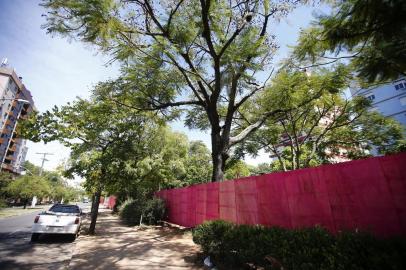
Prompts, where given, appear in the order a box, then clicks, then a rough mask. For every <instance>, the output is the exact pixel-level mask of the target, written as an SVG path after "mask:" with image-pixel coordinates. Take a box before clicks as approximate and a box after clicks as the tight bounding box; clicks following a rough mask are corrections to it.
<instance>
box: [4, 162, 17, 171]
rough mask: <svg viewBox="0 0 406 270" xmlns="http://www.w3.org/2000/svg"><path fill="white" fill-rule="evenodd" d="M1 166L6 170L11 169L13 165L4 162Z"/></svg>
mask: <svg viewBox="0 0 406 270" xmlns="http://www.w3.org/2000/svg"><path fill="white" fill-rule="evenodd" d="M1 167H2V168H3V169H4V170H7V171H13V169H14V168H13V165H11V164H6V163H3V164H2V165H1Z"/></svg>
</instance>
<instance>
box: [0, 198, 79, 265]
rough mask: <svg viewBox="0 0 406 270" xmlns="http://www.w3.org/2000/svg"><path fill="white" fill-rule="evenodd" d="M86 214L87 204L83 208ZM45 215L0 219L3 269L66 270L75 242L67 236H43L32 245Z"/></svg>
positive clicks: (0, 251) (26, 215)
mask: <svg viewBox="0 0 406 270" xmlns="http://www.w3.org/2000/svg"><path fill="white" fill-rule="evenodd" d="M79 206H80V207H81V208H84V211H86V210H87V209H86V208H87V204H80V205H79ZM39 212H41V211H38V212H34V213H29V214H25V215H21V216H16V217H9V218H4V219H0V269H2V270H3V269H66V268H67V266H68V264H69V262H70V259H71V257H72V253H73V251H74V248H75V245H76V243H75V242H72V240H71V238H70V237H69V236H65V235H42V236H41V237H40V239H39V241H38V242H36V243H31V242H30V238H31V226H32V224H33V221H34V218H35V216H36V215H37V214H38V213H39Z"/></svg>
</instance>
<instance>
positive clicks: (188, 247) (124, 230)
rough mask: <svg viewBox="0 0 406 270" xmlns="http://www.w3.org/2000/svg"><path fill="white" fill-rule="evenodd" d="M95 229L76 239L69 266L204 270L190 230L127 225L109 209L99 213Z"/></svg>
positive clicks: (78, 267)
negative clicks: (92, 234) (94, 233)
mask: <svg viewBox="0 0 406 270" xmlns="http://www.w3.org/2000/svg"><path fill="white" fill-rule="evenodd" d="M87 222H88V221H87ZM83 226H85V227H87V226H88V224H83ZM96 232H97V234H96V235H95V236H90V235H81V236H80V237H79V238H78V239H77V244H76V249H75V251H74V254H73V256H72V260H71V262H70V264H69V269H89V270H90V269H92V270H93V269H109V270H110V269H151V270H154V269H204V268H203V267H202V266H199V265H197V264H196V263H195V262H196V261H197V258H198V253H199V247H198V246H197V245H195V244H194V243H193V241H192V235H191V233H190V232H185V231H182V230H179V229H174V228H168V227H161V226H143V227H127V226H125V225H122V224H121V222H120V220H119V219H118V217H117V216H115V215H111V214H110V213H108V212H104V213H100V214H99V218H98V220H97V225H96ZM199 261H200V260H199ZM198 264H199V263H198Z"/></svg>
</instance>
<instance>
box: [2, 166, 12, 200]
mask: <svg viewBox="0 0 406 270" xmlns="http://www.w3.org/2000/svg"><path fill="white" fill-rule="evenodd" d="M12 180H13V177H12V174H11V173H8V172H0V199H3V198H5V197H6V196H7V186H8V185H9V184H10V182H11V181H12Z"/></svg>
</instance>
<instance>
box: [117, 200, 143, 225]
mask: <svg viewBox="0 0 406 270" xmlns="http://www.w3.org/2000/svg"><path fill="white" fill-rule="evenodd" d="M143 203H144V202H143V201H142V200H132V199H130V200H127V201H125V202H123V203H122V205H121V207H120V210H119V213H120V218H121V219H122V220H123V222H124V223H125V224H127V225H130V226H134V225H139V224H140V221H141V215H142V209H143V205H142V204H143Z"/></svg>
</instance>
